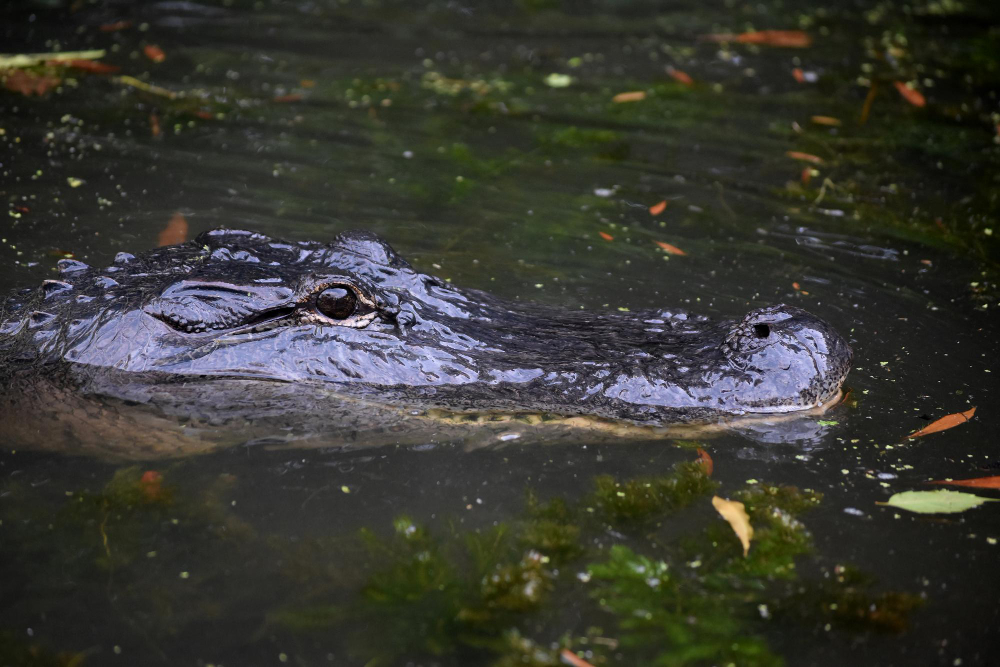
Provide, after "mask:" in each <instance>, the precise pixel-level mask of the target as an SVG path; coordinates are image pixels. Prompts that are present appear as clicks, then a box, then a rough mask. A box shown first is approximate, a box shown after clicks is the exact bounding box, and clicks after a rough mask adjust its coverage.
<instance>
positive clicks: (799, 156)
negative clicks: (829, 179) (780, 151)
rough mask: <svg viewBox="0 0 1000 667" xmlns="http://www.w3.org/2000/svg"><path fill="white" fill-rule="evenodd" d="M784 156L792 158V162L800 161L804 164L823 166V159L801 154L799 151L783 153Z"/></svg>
mask: <svg viewBox="0 0 1000 667" xmlns="http://www.w3.org/2000/svg"><path fill="white" fill-rule="evenodd" d="M785 155H787V156H788V157H790V158H792V159H793V160H802V161H804V162H811V163H813V164H823V158H821V157H819V156H818V155H812V154H811V153H801V152H799V151H785Z"/></svg>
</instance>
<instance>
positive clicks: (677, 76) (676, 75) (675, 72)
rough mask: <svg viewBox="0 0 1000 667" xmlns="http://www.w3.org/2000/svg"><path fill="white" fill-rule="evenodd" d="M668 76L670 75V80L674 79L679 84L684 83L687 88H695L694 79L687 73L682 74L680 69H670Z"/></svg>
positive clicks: (668, 69)
mask: <svg viewBox="0 0 1000 667" xmlns="http://www.w3.org/2000/svg"><path fill="white" fill-rule="evenodd" d="M667 74H669V75H670V78H672V79H673V80H674V81H676V82H677V83H683V84H684V85H685V86H693V85H694V79H692V78H691V77H690V76H688V73H687V72H682V71H681V70H679V69H674V68H673V67H668V68H667Z"/></svg>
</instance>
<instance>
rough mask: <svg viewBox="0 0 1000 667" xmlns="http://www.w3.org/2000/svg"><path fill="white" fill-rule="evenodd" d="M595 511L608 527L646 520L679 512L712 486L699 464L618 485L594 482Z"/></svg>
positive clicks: (609, 480) (605, 477) (681, 465)
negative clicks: (612, 524) (614, 524)
mask: <svg viewBox="0 0 1000 667" xmlns="http://www.w3.org/2000/svg"><path fill="white" fill-rule="evenodd" d="M594 486H595V491H594V496H593V503H594V507H595V509H596V511H597V512H598V513H599V514H600V515H601V516H602V517H603V518H605V519H606V520H607V521H609V522H611V523H621V522H624V523H631V522H638V521H644V520H648V519H651V518H654V517H657V516H660V515H662V514H663V513H665V512H668V511H672V510H677V509H681V508H683V507H685V506H687V505H689V504H691V503H692V502H693V501H694V500H695V499H696V498H698V497H700V496H704V495H705V494H707V493H710V492H711V491H713V490H714V489H715V488H716V487H717V486H718V484H717V483H716V482H713V481H712V480H711V479H710V478H709V477H708V475H707V474H705V468H704V467H702V466H701V465H700V464H699V463H679V464H677V465H676V466H674V474H672V475H661V476H655V477H640V478H637V479H631V480H627V481H624V482H622V481H618V480H616V479H615V478H614V477H612V476H611V475H601V476H599V477H597V478H595V479H594Z"/></svg>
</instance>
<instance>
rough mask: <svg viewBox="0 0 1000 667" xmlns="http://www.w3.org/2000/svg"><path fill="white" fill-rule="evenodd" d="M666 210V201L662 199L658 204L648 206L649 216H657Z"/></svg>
mask: <svg viewBox="0 0 1000 667" xmlns="http://www.w3.org/2000/svg"><path fill="white" fill-rule="evenodd" d="M666 208H667V200H666V199H664V200H663V201H661V202H660V203H659V204H653V205H652V206H650V207H649V214H650V215H659V214H661V213H663V211H665V210H666Z"/></svg>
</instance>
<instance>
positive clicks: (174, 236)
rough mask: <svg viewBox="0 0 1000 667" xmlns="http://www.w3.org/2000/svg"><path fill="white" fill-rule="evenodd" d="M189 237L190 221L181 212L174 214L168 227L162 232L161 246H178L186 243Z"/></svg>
mask: <svg viewBox="0 0 1000 667" xmlns="http://www.w3.org/2000/svg"><path fill="white" fill-rule="evenodd" d="M187 237H188V221H187V218H185V217H184V216H183V215H182V214H181V213H180V212H178V213H174V214H173V215H172V216H171V217H170V221H169V222H167V226H166V227H164V228H163V229H162V230H160V237H159V244H160V245H161V246H165V245H176V244H178V243H184V242H185V241H187Z"/></svg>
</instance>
